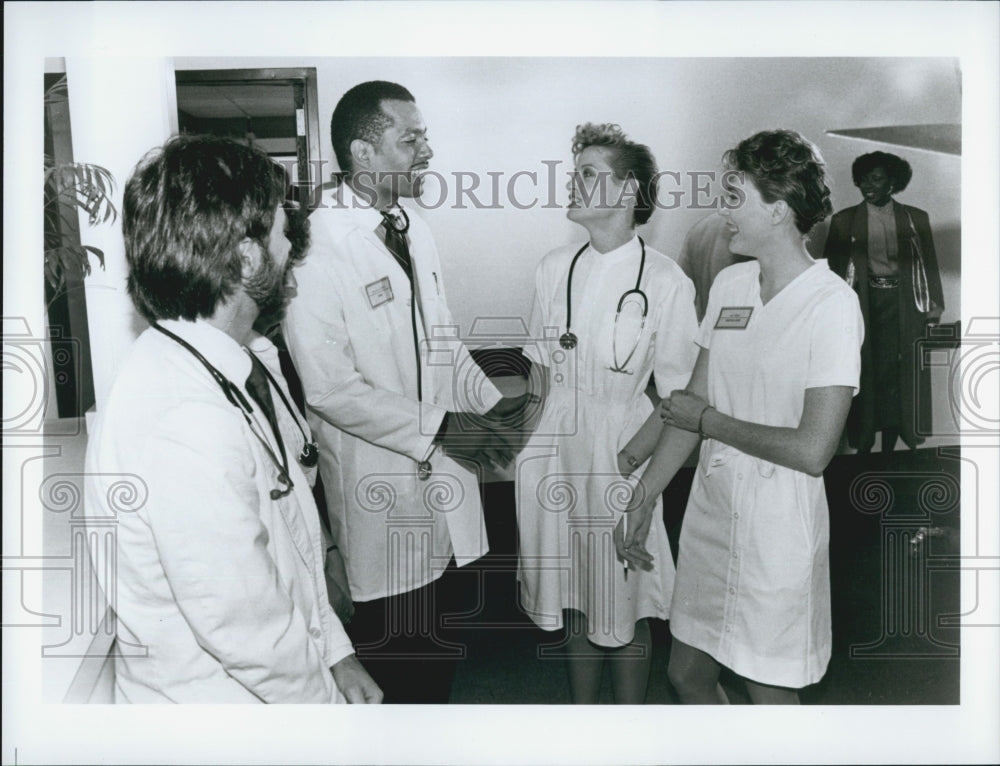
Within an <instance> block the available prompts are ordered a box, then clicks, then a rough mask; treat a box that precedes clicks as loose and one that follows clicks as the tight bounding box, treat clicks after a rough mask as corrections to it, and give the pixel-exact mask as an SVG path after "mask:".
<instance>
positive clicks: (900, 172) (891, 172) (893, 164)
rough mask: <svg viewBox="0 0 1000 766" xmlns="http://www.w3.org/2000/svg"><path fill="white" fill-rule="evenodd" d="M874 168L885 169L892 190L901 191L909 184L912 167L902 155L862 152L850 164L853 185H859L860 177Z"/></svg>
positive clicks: (911, 176)
mask: <svg viewBox="0 0 1000 766" xmlns="http://www.w3.org/2000/svg"><path fill="white" fill-rule="evenodd" d="M875 168H882V169H883V170H885V174H886V175H887V176H889V183H890V184H892V190H893V191H894V192H901V191H903V189H905V188H906V187H907V186H908V185H909V183H910V179H911V178H913V168H911V167H910V163H909V162H907V161H906V160H904V159H903V158H902V157H897V156H896V155H895V154H889V152H869V153H868V154H862V155H861V156H860V157H858V158H856V159H855V160H854V162H853V163H852V164H851V178H852V179H853V180H854V185H855V186H861V179H862V178H864V177H865V176H866V175H868V174H869V173H871V172H872V171H873V170H875Z"/></svg>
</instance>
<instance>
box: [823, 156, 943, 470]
mask: <svg viewBox="0 0 1000 766" xmlns="http://www.w3.org/2000/svg"><path fill="white" fill-rule="evenodd" d="M912 175H913V171H912V169H911V168H910V164H909V163H908V162H907V161H906V160H904V159H902V158H901V157H897V156H896V155H895V154H889V153H887V152H871V153H870V154H862V155H861V156H860V157H858V158H857V159H855V160H854V164H853V165H852V166H851V176H852V178H853V179H854V185H855V186H857V187H858V189H860V190H861V196H862V197H863V198H864V200H863V201H862V202H861V203H860V204H858V205H855V206H854V207H849V208H846V209H845V210H841V211H840V212H838V213H837V214H836V215H834V216H833V219H832V220H831V221H830V233H829V234H828V236H827V239H826V247H825V249H824V251H823V255H824V257H825V258H826V259H827V261H828V262H829V264H830V268H831V269H832V270H833V271H834V272H835V273H837V274H839V275H840V276H841V277H843V278H844V279H846V280H847V282H848V284H850V285H851V287H853V288H854V290H855V292H857V294H858V298H859V300H860V302H861V313H862V314H863V315H864V317H865V343H864V346H862V349H861V392H860V393H859V394H858V396H857V398H855V400H854V404H853V405H852V407H851V413H850V415H849V416H848V418H847V439H848V444H850V446H851V447H854V448H856V449H857V450H858V452H862V453H865V452H870V451H871V449H872V447H873V446H874V444H875V434H876V433H877V432H879V431H881V433H882V451H883V452H892V451H893V449H894V448H895V445H896V441H897V439H898V438H900V437H902V439H903V441H904V442H905V443H906V445H907V446H909V447H910V449H916V447H917V445H918V444H920V443H921V442H922V441H923V436H922V434H925V433H928V432H929V431H930V429H931V391H930V385H931V380H930V369H929V368H928V367H924V366H923V365H921V363H920V359H919V358H918V356H917V353H916V349H917V345H916V343H917V341H918V340H919V339H921V338H923V337H925V335H926V327H927V325H928V324H929V323H936V322H938V321H939V320H940V318H941V312H942V311H943V310H944V294H943V292H942V289H941V276H940V274H939V273H938V263H937V256H936V255H935V252H934V238H933V236H932V235H931V224H930V220H929V218H928V216H927V213H925V212H924V211H923V210H920V209H919V208H915V207H911V206H909V205H903V204H901V203H899V202H896V201H895V200H894V199H893V198H892V195H893V194H898V193H899V192H901V191H903V190H904V189H905V188H906V187H907V185H908V184H909V182H910V178H911V176H912Z"/></svg>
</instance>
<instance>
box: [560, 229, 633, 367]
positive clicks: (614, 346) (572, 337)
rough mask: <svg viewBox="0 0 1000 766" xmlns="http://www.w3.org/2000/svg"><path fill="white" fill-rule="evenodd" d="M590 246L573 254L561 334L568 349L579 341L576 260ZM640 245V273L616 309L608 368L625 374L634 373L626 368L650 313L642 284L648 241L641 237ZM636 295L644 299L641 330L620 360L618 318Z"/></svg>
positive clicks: (567, 282)
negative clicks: (575, 329)
mask: <svg viewBox="0 0 1000 766" xmlns="http://www.w3.org/2000/svg"><path fill="white" fill-rule="evenodd" d="M588 247H590V243H589V242H588V243H587V244H586V245H584V246H583V247H581V248H580V249H579V250H577V251H576V255H574V256H573V260H572V261H571V262H570V265H569V279H568V280H567V281H566V332H564V333H563V334H562V335H560V336H559V345H560V346H562V347H563V348H564V349H566V350H567V351H568V350H570V349H574V348H576V344H577V341H578V340H579V339H578V338H577V337H576V334H575V333H574V332H573V330H572V321H573V270H574V269H575V268H576V262H577V261H578V260H580V256H581V255H583V252H584V251H585V250H586V249H587V248H588ZM639 247H641V248H642V257H641V259H640V260H639V275H638V276H637V277H636V279H635V287H633V288H632V289H631V290H626V291H625V292H624V293H622V295H621V297H620V298H619V299H618V307H617V309H615V326H614V329H613V330H612V333H611V353H612V356H613V360H614V364H612V366H610V367H609V368H608V369H609V370H611V371H612V372H620V373H622V374H624V375H632V374H633V373H632V370H628V369H626V367H627V366H628V363H629V362H630V361H632V357H633V356H634V355H635V352H636V349H638V348H639V340H640V339H641V338H642V331H643V330H644V329H645V327H646V316H647V315H648V314H649V298H648V296H647V295H646V293H644V292H643V291H642V288H641V287H640V285H641V284H642V274H643V271H644V270H645V268H646V243H645V242H643V241H642V237H639ZM632 295H635V296H637V297H638V298H641V299H642V321H641V322H640V324H639V332H638V333H637V334H636V336H635V343H633V344H632V350H631V351H629V353H628V356H626V357H625V361H624V362H621V363H619V362H618V318H619V317H620V316H621V315H622V308H623V307H624V306H625V301H627V300H628V299H629V297H630V296H632Z"/></svg>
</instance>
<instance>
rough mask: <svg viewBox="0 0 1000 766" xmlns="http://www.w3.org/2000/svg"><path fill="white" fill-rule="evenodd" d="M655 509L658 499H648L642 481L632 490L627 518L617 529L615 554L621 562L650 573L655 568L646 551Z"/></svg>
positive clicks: (620, 521) (622, 520)
mask: <svg viewBox="0 0 1000 766" xmlns="http://www.w3.org/2000/svg"><path fill="white" fill-rule="evenodd" d="M655 507H656V498H655V497H652V498H650V497H647V493H646V491H645V488H644V487H643V485H642V482H641V481H640V482H639V484H638V485H637V486H636V488H635V489H634V490H632V499H631V500H630V501H629V504H628V507H627V508H626V509H625V516H623V517H622V518H621V519H620V520H619V521H618V525H617V526H616V527H615V553H616V555H617V556H618V560H619V561H620V562H622V563H625V562H628V565H629V566H630V567H634V568H635V569H643V570H646V571H649V570H650V569H652V568H653V556H652V554H650V552H649V551H647V550H646V538H647V537H648V536H649V526H650V524H651V523H652V521H653V509H654V508H655ZM626 525H627V526H628V532H627V533H626V531H625V527H626Z"/></svg>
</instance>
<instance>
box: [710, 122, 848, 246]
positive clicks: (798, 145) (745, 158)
mask: <svg viewBox="0 0 1000 766" xmlns="http://www.w3.org/2000/svg"><path fill="white" fill-rule="evenodd" d="M722 160H723V162H724V163H725V165H726V167H727V168H729V169H731V170H738V171H741V172H743V173H745V174H746V175H747V176H749V178H750V180H751V181H753V184H754V186H756V187H757V190H758V191H759V192H760V196H761V197H762V198H763V199H764V201H765V202H777V201H778V200H779V199H780V200H784V201H785V202H786V203H787V204H788V207H789V208H791V210H792V212H793V213H794V214H795V226H796V227H797V228H798V230H799V231H800V232H802V233H803V234H807V233H808V232H809V231H810V230H811V229H812V227H813V226H815V225H816V224H817V223H819V222H820V221H822V220H824V219H825V218H827V217H828V216H829V215H830V214H831V213H833V205H832V203H831V202H830V189H829V187H828V186H827V184H826V165H825V164H824V162H823V158H822V157H821V156H820V153H819V150H818V149H817V148H816V147H815V146H814V145H813V143H812V142H811V141H809V140H808V139H806V138H804V137H803V136H802V135H800V134H799V133H796V132H795V131H794V130H765V131H761V132H760V133H756V134H754V135H752V136H750V138H746V139H744V140H743V141H740V143H739V144H738V145H737V146H736V148H735V149H730V150H729V151H727V152H726V153H725V154H724V155H723V156H722Z"/></svg>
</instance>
